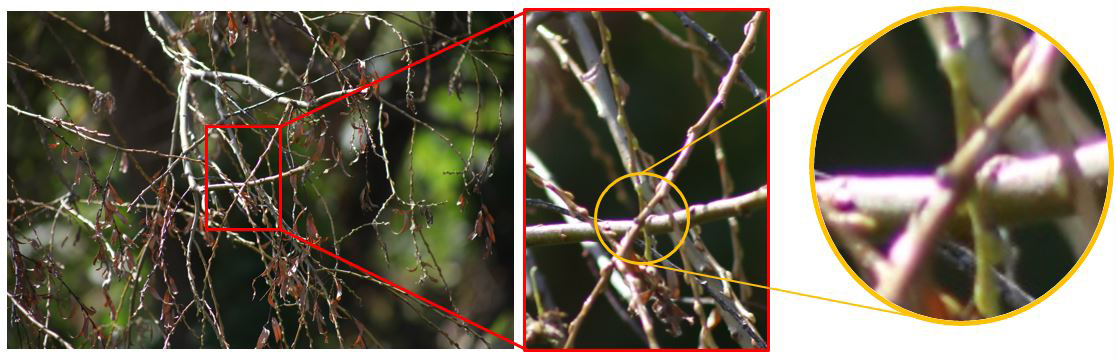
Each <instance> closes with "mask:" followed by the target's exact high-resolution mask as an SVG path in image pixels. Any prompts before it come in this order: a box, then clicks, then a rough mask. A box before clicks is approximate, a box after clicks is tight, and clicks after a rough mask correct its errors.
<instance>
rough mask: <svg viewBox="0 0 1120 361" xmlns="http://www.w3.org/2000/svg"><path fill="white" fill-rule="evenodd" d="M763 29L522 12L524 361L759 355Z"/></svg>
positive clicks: (763, 253)
mask: <svg viewBox="0 0 1120 361" xmlns="http://www.w3.org/2000/svg"><path fill="white" fill-rule="evenodd" d="M768 15H769V12H768V11H767V10H766V9H744V10H728V11H689V10H688V9H683V10H681V11H669V10H658V11H649V12H646V11H604V12H597V11H590V12H588V11H529V12H528V13H527V17H526V24H525V26H526V35H525V39H526V44H525V54H526V75H525V94H526V104H525V144H526V149H525V169H524V171H525V177H526V178H525V186H526V192H525V194H526V199H525V200H524V201H525V206H526V208H525V209H526V222H525V224H526V229H525V234H526V237H525V241H526V253H525V255H524V256H525V262H526V263H525V265H526V275H527V277H526V280H525V284H526V288H525V289H526V293H525V295H524V297H525V305H526V307H525V308H526V315H525V324H526V340H525V342H526V347H528V348H530V349H628V350H632V349H722V350H755V351H766V350H769V346H768V340H769V325H770V320H769V314H770V311H769V297H768V293H767V290H766V289H763V288H756V287H752V286H749V285H748V284H754V285H767V284H769V263H768V262H769V257H768V251H769V248H768V246H769V243H768V238H767V235H768V233H767V225H768V222H767V218H768V211H767V206H768V202H767V199H768V197H767V185H768V176H767V174H768V173H767V172H768V168H769V167H768V158H767V149H768V147H767V145H768V144H767V142H768V138H767V131H768V119H769V116H768V114H769V110H768V109H769V108H768V104H763V103H762V101H763V99H765V98H766V97H767V96H768V94H769V89H768V83H769V79H768V76H769V54H768V48H769V17H768ZM748 110H749V111H748ZM678 151H679V152H678ZM686 204H687V207H688V208H689V209H690V211H691V212H688V211H686V210H685V207H686ZM596 220H597V222H596ZM596 225H597V227H596ZM686 272H692V273H693V274H688V273H686Z"/></svg>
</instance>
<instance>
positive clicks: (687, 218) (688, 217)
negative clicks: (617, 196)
mask: <svg viewBox="0 0 1120 361" xmlns="http://www.w3.org/2000/svg"><path fill="white" fill-rule="evenodd" d="M640 175H645V176H650V177H654V178H657V179H660V180H661V181H662V182H665V183H666V184H668V185H669V186H670V187H673V190H675V191H677V195H679V196H681V203H684V209H685V212H684V234H682V235H681V240H680V242H677V246H676V247H673V250H672V251H669V253H666V254H665V255H664V256H661V258H658V259H655V260H652V261H645V262H639V261H634V260H630V259H626V258H623V257H622V256H619V255H618V254H617V253H614V250H612V249H611V247H609V246H607V242H606V241H604V240H603V234H602V233H600V231H599V204H600V203H603V196H606V195H607V192H608V191H610V190H611V187H614V185H615V184H618V182H620V181H622V180H623V179H626V178H630V177H637V176H640ZM591 225H592V227H594V228H595V237H598V238H599V244H601V245H603V248H606V249H607V252H610V253H611V255H612V256H614V257H615V258H618V259H620V260H622V261H623V262H626V263H629V264H634V265H639V266H650V265H653V264H654V263H658V262H661V261H664V260H666V259H668V258H669V256H672V255H673V253H677V250H679V249H681V245H683V244H684V240H685V238H687V237H688V231H689V229H691V228H692V211H691V210H689V209H688V199H685V198H684V193H682V192H681V189H680V188H677V185H676V184H673V182H672V181H669V179H666V178H665V177H662V176H661V175H660V174H656V173H650V172H646V171H641V172H634V173H630V174H627V175H624V176H621V177H618V178H617V179H615V180H614V181H613V182H611V184H608V185H607V188H604V189H603V192H602V193H599V200H597V201H595V212H594V214H593V215H592V216H591Z"/></svg>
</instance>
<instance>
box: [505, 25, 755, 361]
mask: <svg viewBox="0 0 1120 361" xmlns="http://www.w3.org/2000/svg"><path fill="white" fill-rule="evenodd" d="M534 11H562V12H577V11H579V12H589V11H601V12H623V11H705V12H746V11H765V12H766V92H767V93H769V92H770V45H771V44H770V22H771V19H772V18H771V15H772V12H771V11H770V8H603V9H596V8H524V9H522V12H523V13H524V14H525V15H524V16H522V18H521V34H522V36H521V54H522V56H521V63H522V64H521V75H522V77H521V81H522V84H521V88H522V89H525V84H524V82H526V81H527V78H528V77H526V75H527V74H526V72H527V71H528V61H527V60H526V56H525V54H526V51H527V50H528V44H527V43H528V38H529V36H528V29H527V27H528V25H527V23H528V18H529V13H531V12H534ZM521 103H522V107H521V112H522V114H521V119H522V122H524V121H525V119H527V117H528V110H527V107H526V106H525V104H527V103H528V98H527V95H526V93H525V92H524V91H522V92H521ZM766 103H767V104H766V189H768V190H769V189H770V104H769V103H770V102H769V101H767V102H766ZM526 128H527V127H526V126H525V124H522V126H521V134H522V139H526V138H528V131H527V129H526ZM521 146H522V149H521V160H522V164H521V166H522V172H521V187H522V190H521V191H522V197H521V202H522V205H521V209H522V210H524V209H527V208H528V205H527V204H526V200H525V198H526V197H525V194H527V192H528V190H529V188H528V185H527V184H526V182H525V171H527V170H528V169H527V168H525V166H526V165H525V155H526V152H527V149H528V147H529V146H528V144H525V142H524V141H523V142H522V143H521ZM771 194H773V193H771ZM521 219H522V222H521V223H522V228H521V246H522V248H521V257H522V259H521V271H522V277H521V299H523V300H524V299H525V297H527V295H526V292H528V285H529V284H528V282H529V281H528V276H529V270H528V269H527V268H526V263H527V257H528V251H529V246H528V244H527V243H526V241H525V239H526V232H527V229H528V226H527V223H528V216H527V212H521ZM766 285H767V286H769V285H770V197H766ZM761 291H763V292H766V329H767V335H768V336H770V337H769V338H768V339H767V340H766V347H765V348H735V349H730V348H729V349H692V348H684V349H652V350H651V349H620V348H605V349H542V348H530V347H528V346H527V343H526V341H528V339H527V337H528V332H527V331H526V330H528V322H529V321H528V319H529V311H528V309H527V308H524V307H523V308H522V310H521V316H522V317H521V343H522V344H523V345H526V346H524V348H523V350H525V352H770V347H772V345H773V337H774V335H773V333H772V332H770V331H771V328H770V324H771V322H770V321H771V319H770V317H771V313H770V299H771V295H770V290H769V289H763V290H761Z"/></svg>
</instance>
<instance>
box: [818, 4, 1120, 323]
mask: <svg viewBox="0 0 1120 361" xmlns="http://www.w3.org/2000/svg"><path fill="white" fill-rule="evenodd" d="M813 137H814V142H813V150H812V154H813V155H812V161H811V162H812V163H811V168H812V179H813V180H812V187H813V189H812V190H813V192H814V195H815V202H816V207H817V212H818V216H819V219H820V222H821V226H822V228H823V229H824V230H825V233H826V235H827V238H828V239H829V241H830V242H831V244H830V245H831V246H832V248H833V250H834V251H835V252H836V254H837V257H838V258H839V259H840V261H841V263H842V264H843V265H844V267H845V268H847V269H848V271H849V272H850V273H851V274H852V276H853V277H855V278H856V280H857V281H859V282H860V284H861V285H862V286H864V287H865V288H867V290H868V291H870V292H872V294H873V295H875V296H876V297H877V298H879V299H880V300H882V301H883V302H886V303H887V304H888V305H890V306H891V307H893V308H895V309H896V310H898V311H900V312H902V313H904V314H907V315H910V316H913V317H917V318H920V319H924V320H927V321H932V322H937V323H944V324H955V325H968V324H981V323H986V322H993V321H997V320H1000V319H1004V318H1007V317H1010V316H1013V315H1015V314H1018V313H1020V312H1023V311H1025V310H1027V309H1029V308H1030V307H1032V306H1033V305H1035V304H1037V303H1039V302H1041V301H1042V300H1043V299H1045V298H1046V297H1047V296H1049V295H1050V294H1052V293H1053V292H1054V291H1055V290H1057V289H1058V288H1059V287H1060V286H1061V285H1062V284H1063V283H1064V282H1065V281H1066V280H1067V279H1068V278H1069V277H1070V276H1071V275H1072V274H1073V272H1074V271H1075V270H1076V269H1077V268H1078V266H1080V264H1081V261H1082V260H1084V259H1085V256H1086V255H1087V254H1088V252H1089V250H1090V249H1091V248H1092V245H1093V242H1094V240H1095V239H1096V235H1097V233H1098V232H1099V227H1100V225H1101V224H1103V220H1104V216H1105V215H1104V210H1105V209H1106V208H1107V199H1108V194H1109V192H1110V190H1111V179H1112V160H1111V159H1112V157H1111V155H1112V148H1111V145H1110V136H1109V133H1108V127H1107V122H1106V118H1105V115H1104V111H1103V110H1102V109H1101V107H1100V100H1099V99H1098V98H1097V96H1096V92H1095V91H1094V89H1093V87H1092V84H1091V83H1090V82H1089V79H1088V78H1087V77H1086V76H1085V73H1084V71H1082V69H1081V67H1080V66H1079V65H1078V64H1077V62H1076V61H1075V60H1074V59H1073V58H1072V57H1070V56H1069V53H1068V52H1066V50H1065V49H1064V48H1062V47H1061V46H1060V45H1058V43H1057V42H1056V41H1055V40H1054V39H1052V38H1051V37H1050V36H1049V35H1047V34H1046V33H1044V32H1043V31H1042V30H1040V29H1038V28H1036V27H1034V26H1033V25H1031V24H1029V23H1027V22H1025V21H1023V20H1021V19H1018V18H1015V17H1013V16H1011V15H1008V14H1003V13H999V12H996V11H992V10H988V9H979V8H945V9H936V10H931V11H926V12H923V13H919V14H915V15H913V16H910V17H908V18H906V19H903V20H901V21H899V22H897V23H895V24H892V25H891V26H889V27H887V28H886V29H884V30H883V31H882V32H880V33H879V34H878V35H877V36H876V38H874V39H871V40H869V41H868V42H866V43H865V44H864V45H863V46H862V47H861V48H860V50H859V51H858V52H857V55H856V56H855V57H853V58H852V59H851V60H849V61H848V63H847V64H845V66H844V69H843V70H841V72H840V75H838V76H837V78H836V79H835V80H834V81H833V83H832V89H831V91H830V94H829V95H828V97H826V98H825V100H824V102H823V103H822V105H821V111H820V114H819V119H818V122H817V127H816V130H815V131H814V135H813Z"/></svg>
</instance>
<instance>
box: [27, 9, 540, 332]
mask: <svg viewBox="0 0 1120 361" xmlns="http://www.w3.org/2000/svg"><path fill="white" fill-rule="evenodd" d="M511 16H513V14H512V13H510V12H429V11H426V12H391V11H387V12H351V11H337V12H240V11H218V12H155V11H153V12H9V13H8V14H7V20H8V29H7V30H8V47H7V49H8V54H7V57H8V66H7V75H8V77H7V79H8V82H7V85H6V86H7V91H8V98H7V102H8V103H7V110H6V119H7V121H6V124H5V127H6V132H7V152H8V153H7V157H8V158H7V159H8V163H7V165H8V177H7V183H6V184H7V185H6V187H7V199H6V201H7V223H6V224H5V227H6V231H7V235H8V237H7V247H5V249H6V255H7V270H6V272H7V290H6V291H7V299H6V301H5V304H6V305H7V307H6V308H5V311H6V312H7V318H6V319H7V325H6V326H7V335H8V337H7V347H9V348H32V349H34V348H278V349H279V348H511V347H512V345H511V344H510V343H508V342H506V341H504V340H503V339H502V338H503V337H504V338H509V337H512V334H513V328H514V327H513V326H514V324H515V322H519V320H518V318H519V316H520V315H517V316H515V315H514V313H513V302H514V301H515V299H514V295H513V284H514V283H513V282H514V278H513V270H514V268H513V267H514V255H513V251H512V246H513V243H512V235H513V226H512V223H511V222H512V221H513V207H512V206H513V196H512V188H513V183H512V181H513V169H515V168H514V164H513V155H514V153H513V138H514V137H513V135H514V133H513V132H514V124H513V120H514V119H513V112H512V109H513V108H514V104H513V96H512V95H513V91H514V84H513V61H514V57H513V49H514V48H513V26H514V25H515V23H514V22H513V21H512V20H510V17H511ZM507 20H509V21H507ZM503 22H504V23H503ZM484 30H485V32H484V33H482V34H481V35H479V36H477V37H474V38H469V37H470V36H471V35H473V34H476V33H479V32H480V31H484ZM437 53H438V54H437ZM429 55H434V56H433V57H431V58H429V59H426V58H428V57H429ZM421 60H423V62H420V61H421ZM409 65H412V66H411V67H409ZM518 257H520V255H518ZM452 313H455V314H458V315H459V316H462V317H464V318H465V319H466V320H470V321H473V322H474V323H477V325H478V326H481V327H476V326H475V325H472V324H471V323H469V322H467V321H466V320H464V319H462V318H460V317H457V316H456V315H454V314H452Z"/></svg>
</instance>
